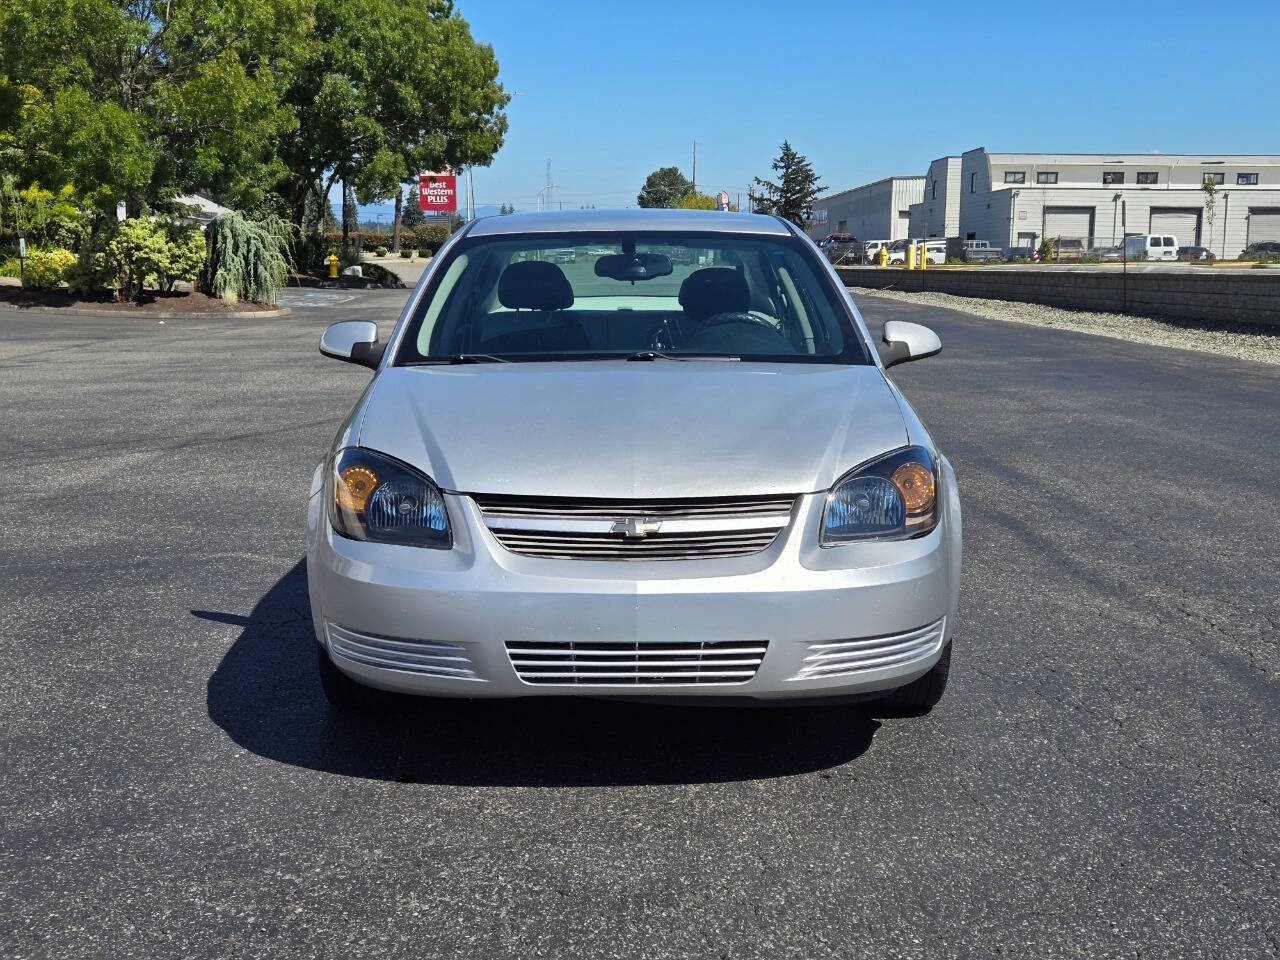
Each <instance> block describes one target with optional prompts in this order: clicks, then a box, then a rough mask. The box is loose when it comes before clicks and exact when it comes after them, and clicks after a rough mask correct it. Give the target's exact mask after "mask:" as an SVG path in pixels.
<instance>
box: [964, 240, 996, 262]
mask: <svg viewBox="0 0 1280 960" xmlns="http://www.w3.org/2000/svg"><path fill="white" fill-rule="evenodd" d="M961 255H962V256H963V257H964V259H965V260H968V261H971V262H979V261H985V260H999V259H1001V258H1002V257H1003V255H1004V252H1003V251H1002V250H1001V249H1000V248H999V247H993V246H992V245H991V244H990V243H989V242H987V241H986V240H965V241H964V245H963V246H962V247H961Z"/></svg>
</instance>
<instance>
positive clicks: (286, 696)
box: [191, 560, 879, 786]
mask: <svg viewBox="0 0 1280 960" xmlns="http://www.w3.org/2000/svg"><path fill="white" fill-rule="evenodd" d="M191 612H192V615H193V616H196V617H199V618H201V619H205V620H211V621H215V622H219V623H231V624H235V625H237V626H242V627H243V631H242V633H241V634H240V637H239V638H238V639H237V640H236V642H235V643H234V644H233V645H232V647H231V648H230V649H229V650H228V651H227V653H226V655H225V656H224V657H223V658H222V662H221V663H220V664H219V665H218V668H217V669H216V670H215V671H214V673H213V675H212V676H211V677H210V678H209V683H208V710H209V717H210V719H212V720H213V722H214V723H216V724H217V725H218V726H219V727H221V728H222V729H223V730H225V731H226V732H227V734H228V736H230V737H231V739H232V740H234V741H235V742H236V743H238V744H239V745H240V746H242V747H244V748H245V749H246V750H250V751H252V752H253V753H256V754H258V755H259V756H262V757H266V758H268V759H272V760H278V761H280V762H282V763H289V764H293V765H295V766H299V767H306V768H310V769H313V770H323V771H327V772H330V773H336V774H341V775H344V776H351V777H367V778H371V779H376V780H398V781H402V782H410V783H436V784H452V785H465V786H475V785H480V786H616V785H626V784H673V783H716V782H727V781H736V780H753V779H762V778H769V777H781V776H791V775H795V774H802V773H809V772H814V771H819V770H824V769H828V768H830V767H835V766H838V765H840V764H843V763H848V762H849V761H851V760H854V759H856V758H857V757H859V756H861V755H862V754H863V753H864V752H865V751H866V750H867V748H868V747H869V746H870V745H871V740H872V737H873V736H874V734H875V731H876V730H877V729H878V727H879V724H878V722H877V721H876V720H875V719H873V718H872V717H871V716H870V715H869V714H868V713H867V712H866V711H865V710H862V709H859V708H857V707H854V706H828V707H787V708H753V707H736V706H713V707H698V706H665V707H664V706H655V705H652V704H632V703H621V702H615V701H603V700H587V699H580V698H571V697H565V698H530V699H522V700H446V699H437V700H423V699H420V698H415V697H404V698H396V702H395V703H394V704H393V705H392V706H391V707H390V708H389V709H388V710H386V711H380V712H378V713H374V714H369V715H365V716H354V717H351V716H345V715H341V714H338V713H336V712H333V711H331V710H330V708H329V705H328V703H327V702H326V701H325V699H324V694H323V693H322V692H321V690H320V681H319V678H318V676H317V673H316V663H315V635H314V633H313V631H312V627H311V614H310V605H309V603H308V600H307V576H306V561H305V560H301V561H299V562H298V564H297V565H296V566H295V567H294V568H293V569H292V570H290V571H289V572H288V573H287V574H286V575H285V576H284V577H282V578H281V579H280V580H279V581H278V582H277V583H276V584H275V586H273V587H272V588H271V590H270V591H268V592H267V594H266V595H265V596H263V597H262V598H261V599H260V600H259V601H258V602H257V604H256V605H255V606H254V609H253V611H252V613H250V614H249V616H248V617H243V616H237V615H236V614H232V613H223V612H217V611H208V610H193V611H191Z"/></svg>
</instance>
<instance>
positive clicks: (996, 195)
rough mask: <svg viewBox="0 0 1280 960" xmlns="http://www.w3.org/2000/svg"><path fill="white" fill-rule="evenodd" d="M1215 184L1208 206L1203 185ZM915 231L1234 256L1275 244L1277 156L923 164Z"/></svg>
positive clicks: (979, 159) (1015, 242)
mask: <svg viewBox="0 0 1280 960" xmlns="http://www.w3.org/2000/svg"><path fill="white" fill-rule="evenodd" d="M1206 181H1212V182H1213V184H1214V185H1215V186H1216V187H1217V195H1216V198H1215V200H1214V203H1213V209H1212V211H1210V210H1209V209H1208V203H1207V201H1208V197H1207V195H1206V193H1205V191H1204V189H1203V185H1204V183H1205V182H1206ZM910 211H911V220H910V232H911V235H912V236H927V237H935V236H936V237H959V238H962V239H965V240H986V241H988V242H989V243H990V244H991V245H992V246H998V247H1014V246H1020V247H1030V246H1035V245H1036V244H1038V243H1039V242H1040V240H1041V239H1042V238H1043V237H1046V236H1048V237H1061V238H1073V239H1081V240H1086V241H1088V245H1089V246H1090V247H1100V246H1114V245H1119V244H1121V243H1123V242H1124V236H1125V235H1126V234H1135V233H1160V234H1172V235H1173V236H1174V237H1176V238H1177V242H1178V245H1179V246H1205V247H1208V248H1210V249H1211V250H1212V251H1213V252H1214V253H1215V254H1217V255H1218V256H1219V257H1224V258H1234V257H1237V256H1239V255H1240V253H1241V252H1242V251H1243V250H1244V248H1245V247H1246V246H1248V245H1249V244H1251V243H1257V242H1259V241H1263V240H1274V241H1280V156H1248V155H1225V154H1179V155H1173V154H1112V153H1090V154H1062V153H988V152H987V150H986V149H985V148H983V147H979V148H977V149H975V150H969V151H967V152H966V153H964V154H962V155H961V156H959V157H954V156H953V157H942V158H940V159H938V160H935V161H934V162H933V163H932V164H931V165H930V167H929V174H928V176H927V177H926V178H925V181H924V183H923V192H922V196H921V198H920V201H919V202H918V203H916V204H913V205H912V206H911V208H910Z"/></svg>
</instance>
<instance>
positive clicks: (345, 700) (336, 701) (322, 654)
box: [316, 643, 387, 713]
mask: <svg viewBox="0 0 1280 960" xmlns="http://www.w3.org/2000/svg"><path fill="white" fill-rule="evenodd" d="M316 665H317V666H318V667H319V668H320V686H321V687H322V688H323V689H324V696H325V699H326V700H328V701H329V705H330V706H331V707H333V708H334V709H335V710H339V711H342V712H352V713H359V712H363V711H368V710H372V709H376V708H378V707H382V706H385V705H386V702H387V695H386V694H384V693H383V692H382V691H381V690H375V689H374V688H373V687H366V686H365V685H364V684H363V683H357V682H356V681H355V680H352V679H351V678H350V677H349V676H347V675H346V674H345V673H343V672H342V671H341V670H339V669H338V668H337V667H336V666H335V665H334V663H333V660H331V659H330V658H329V651H328V650H326V649H325V648H324V646H323V645H322V644H319V643H317V644H316Z"/></svg>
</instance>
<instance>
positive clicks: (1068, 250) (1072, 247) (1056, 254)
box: [1050, 237, 1089, 261]
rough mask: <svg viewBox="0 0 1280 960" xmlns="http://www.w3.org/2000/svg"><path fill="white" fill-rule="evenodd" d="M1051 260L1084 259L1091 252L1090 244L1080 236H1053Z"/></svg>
mask: <svg viewBox="0 0 1280 960" xmlns="http://www.w3.org/2000/svg"><path fill="white" fill-rule="evenodd" d="M1050 239H1051V240H1052V242H1053V254H1052V255H1051V256H1050V259H1051V260H1055V261H1059V260H1083V259H1084V258H1085V257H1086V256H1088V253H1089V245H1088V243H1087V242H1086V241H1084V240H1082V239H1080V238H1078V237H1052V238H1050Z"/></svg>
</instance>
